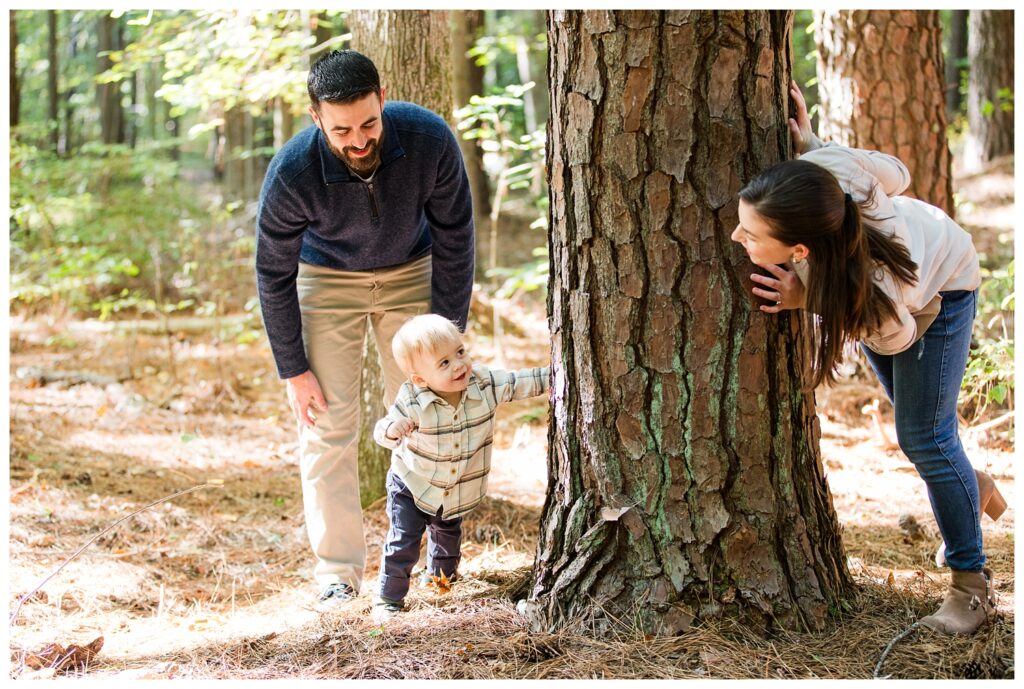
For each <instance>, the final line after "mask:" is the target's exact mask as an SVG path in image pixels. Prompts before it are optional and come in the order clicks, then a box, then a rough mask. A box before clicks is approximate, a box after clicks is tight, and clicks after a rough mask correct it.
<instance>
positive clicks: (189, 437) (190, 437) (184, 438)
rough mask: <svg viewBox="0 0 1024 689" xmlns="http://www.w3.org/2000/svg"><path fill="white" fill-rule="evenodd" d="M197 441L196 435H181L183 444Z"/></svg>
mask: <svg viewBox="0 0 1024 689" xmlns="http://www.w3.org/2000/svg"><path fill="white" fill-rule="evenodd" d="M195 439H196V437H195V436H194V435H192V434H191V433H182V434H181V442H183V443H190V442H192V441H193V440H195Z"/></svg>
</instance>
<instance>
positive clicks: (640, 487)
mask: <svg viewBox="0 0 1024 689" xmlns="http://www.w3.org/2000/svg"><path fill="white" fill-rule="evenodd" d="M790 27H791V13H789V12H767V11H753V12H743V11H661V12H653V11H626V12H619V11H616V12H610V11H586V12H578V11H573V12H567V11H554V12H551V13H550V14H549V24H548V36H549V50H550V61H549V70H548V73H549V75H550V94H551V98H550V103H551V108H552V111H551V119H550V126H549V131H550V140H549V142H548V157H549V161H550V162H549V183H550V189H551V216H552V217H551V234H550V255H551V264H552V268H551V275H552V281H551V286H550V292H549V302H548V305H549V315H550V325H551V334H552V360H553V361H552V367H553V370H552V377H553V381H554V385H553V388H554V389H553V409H552V418H553V423H552V424H551V428H550V431H549V436H548V438H549V448H550V449H549V456H548V472H549V483H548V491H547V501H546V503H545V505H544V511H543V523H542V525H541V537H540V542H539V545H538V552H537V558H536V562H535V565H534V572H533V587H532V592H531V593H530V595H529V598H528V600H527V603H526V615H527V617H528V619H529V620H530V622H531V624H532V626H533V628H534V629H537V630H551V629H555V628H557V627H559V626H561V625H562V624H564V623H565V621H566V620H568V619H572V618H576V617H583V618H590V619H591V621H592V624H593V625H594V628H596V629H598V630H600V629H601V627H602V626H605V625H608V624H610V621H611V620H614V619H619V620H622V619H625V620H628V621H629V622H631V623H634V624H638V625H641V626H642V627H643V628H644V629H645V630H648V631H650V632H652V633H659V634H675V633H678V632H680V631H682V630H684V629H686V628H687V627H688V626H689V625H690V623H691V622H692V621H693V620H694V619H695V618H698V617H700V618H711V617H716V616H720V615H724V614H729V615H736V616H739V617H741V618H743V619H746V620H748V621H749V622H750V623H752V624H757V625H761V626H769V625H772V624H776V623H778V624H781V625H784V626H787V627H800V626H807V627H812V628H818V627H821V626H822V624H823V623H824V621H825V620H826V618H827V617H828V614H829V612H830V610H834V609H836V608H837V605H838V603H839V601H840V599H841V597H842V596H843V595H844V593H845V592H846V591H847V590H848V589H849V587H850V586H851V583H850V579H849V575H848V573H847V571H846V568H845V558H844V555H843V549H842V545H841V542H840V538H839V530H840V528H839V524H838V522H837V520H836V514H835V511H834V509H833V507H832V500H831V496H830V494H829V491H828V487H827V484H826V482H825V478H824V474H823V469H822V464H821V458H820V455H819V450H818V438H819V429H818V425H817V420H816V416H815V413H814V396H813V393H812V392H809V391H807V392H805V391H802V379H803V369H804V365H803V363H802V362H803V361H804V357H803V356H801V352H800V351H799V349H800V346H801V342H802V338H801V334H800V330H799V320H798V318H797V317H795V316H785V317H781V318H778V317H768V318H766V317H764V316H763V314H761V313H760V312H759V311H758V310H757V307H756V305H754V304H752V303H751V299H752V297H750V296H749V295H750V292H749V289H750V287H751V283H750V281H749V279H748V276H749V275H750V272H751V270H752V268H753V267H752V266H751V264H750V263H749V262H748V261H747V260H746V256H745V255H744V254H743V252H742V250H741V249H739V248H737V247H736V246H735V245H734V244H733V243H732V242H731V241H730V240H729V234H730V232H731V231H732V230H733V228H734V227H735V224H736V222H737V211H736V208H737V192H738V191H739V189H740V188H741V186H742V185H743V184H744V183H745V181H746V180H747V179H749V178H750V177H751V176H752V175H754V174H755V173H757V172H758V171H760V170H761V169H763V168H764V167H766V166H768V165H770V164H772V163H774V162H777V161H779V160H782V159H784V158H786V157H787V153H788V149H789V142H788V134H787V132H786V124H785V123H786V118H787V111H788V107H789V106H788V97H787V93H788V91H787V86H788V83H789V79H790V74H791V69H792V66H791V63H790V57H789V55H790V51H789V41H790V30H791V28H790Z"/></svg>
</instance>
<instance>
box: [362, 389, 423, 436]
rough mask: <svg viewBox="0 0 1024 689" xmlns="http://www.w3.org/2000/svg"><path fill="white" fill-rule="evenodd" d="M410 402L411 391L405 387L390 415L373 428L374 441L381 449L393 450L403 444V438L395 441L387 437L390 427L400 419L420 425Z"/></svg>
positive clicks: (401, 390) (389, 411) (399, 393)
mask: <svg viewBox="0 0 1024 689" xmlns="http://www.w3.org/2000/svg"><path fill="white" fill-rule="evenodd" d="M408 402H409V391H408V388H407V387H406V386H405V385H403V386H402V387H401V388H400V389H399V391H398V396H397V397H396V398H395V403H394V404H393V405H391V409H389V410H388V413H387V414H386V415H385V416H384V417H383V418H382V419H380V420H379V421H377V423H376V424H375V425H374V427H373V439H374V441H376V443H377V444H378V445H380V446H381V447H385V448H387V449H389V450H393V449H395V448H396V447H398V446H399V445H401V444H402V439H401V438H399V439H398V440H395V439H394V438H389V437H388V435H387V432H388V427H390V426H391V424H393V423H394V422H396V421H398V420H399V419H410V420H411V421H412V422H413V423H415V424H416V425H417V426H418V425H419V423H418V418H417V417H418V415H416V414H414V413H412V405H410V404H409V403H408Z"/></svg>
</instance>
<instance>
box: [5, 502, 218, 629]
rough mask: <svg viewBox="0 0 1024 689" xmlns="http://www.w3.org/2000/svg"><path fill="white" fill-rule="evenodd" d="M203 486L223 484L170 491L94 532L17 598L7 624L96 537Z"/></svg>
mask: <svg viewBox="0 0 1024 689" xmlns="http://www.w3.org/2000/svg"><path fill="white" fill-rule="evenodd" d="M203 488H223V484H221V483H212V482H211V483H203V484H200V485H198V486H192V487H191V488H185V489H184V490H179V491H178V492H177V493H172V494H171V495H168V496H166V497H162V498H160V499H159V500H154V501H153V502H151V503H149V504H148V505H146V506H145V507H140V508H139V509H137V510H135V511H134V512H132V513H131V514H126V515H125V516H123V517H121V518H120V519H118V520H117V521H116V522H114V523H113V524H111V525H110V526H108V527H107V528H105V529H103V531H100V532H99V533H98V534H96V535H95V536H93V537H92V538H90V539H89V540H88V541H86V542H85V544H84V545H83V546H82V547H80V548H79V549H78V550H76V551H75V552H73V553H72V554H71V557H69V558H68V559H67V560H64V562H63V563H61V565H60V567H58V568H57V569H55V570H53V571H52V572H50V573H49V574H47V575H46V578H44V579H43V580H42V581H41V582H39V585H38V586H36V587H35V588H34V589H32V590H31V591H29V592H28V593H26V594H25V595H24V596H22V597H21V598H20V599H19V600H18V605H17V606H15V608H14V612H12V613H11V618H10V619H9V620H8V622H7V626H8V627H10V626H11V625H13V624H14V620H16V619H17V617H18V613H19V612H21V606H22V605H24V603H25V601H27V600H28V599H29V598H31V597H32V596H34V595H35V594H36V593H38V592H39V590H40V589H41V588H43V587H44V586H46V582H48V581H50V579H52V578H54V577H55V576H57V574H59V573H60V571H61V570H62V569H64V568H65V567H67V566H68V564H70V563H71V561H72V560H74V559H75V558H76V557H78V556H79V555H81V554H82V552H83V551H84V550H85V549H86V548H88V547H89V546H90V545H92V544H93V543H95V542H96V539H98V538H99V537H100V536H102V535H103V534H105V533H107V532H108V531H110V530H111V529H113V528H115V527H116V526H117V525H118V524H121V523H122V522H124V521H126V520H128V519H131V518H132V517H134V516H135V515H137V514H140V513H142V512H145V511H146V510H148V509H149V508H151V507H156V506H157V505H159V504H160V503H163V502H167V501H168V500H173V499H174V498H180V497H181V496H182V495H188V494H189V493H193V492H195V491H197V490H201V489H203Z"/></svg>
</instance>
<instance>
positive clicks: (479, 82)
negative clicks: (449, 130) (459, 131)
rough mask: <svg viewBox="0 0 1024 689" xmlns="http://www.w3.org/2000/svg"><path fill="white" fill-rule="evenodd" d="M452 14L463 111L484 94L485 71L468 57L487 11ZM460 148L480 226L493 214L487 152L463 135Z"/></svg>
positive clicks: (454, 73) (455, 65)
mask: <svg viewBox="0 0 1024 689" xmlns="http://www.w3.org/2000/svg"><path fill="white" fill-rule="evenodd" d="M451 14H452V85H453V87H454V91H455V107H456V108H461V107H463V106H465V105H468V104H469V99H470V98H472V97H473V96H482V95H484V69H483V67H480V66H479V65H477V64H476V58H474V57H467V56H466V53H468V52H469V50H470V48H472V47H473V45H474V44H475V43H476V39H477V38H479V37H480V32H481V31H482V30H483V28H484V11H483V10H455V11H453V12H452V13H451ZM459 148H461V149H462V157H463V158H464V159H465V161H466V174H467V175H468V176H469V187H470V189H471V190H472V193H473V209H474V211H476V217H477V219H478V220H477V222H478V224H479V223H481V222H483V221H484V219H485V218H486V217H487V216H488V215H490V213H491V186H490V183H489V181H488V179H487V172H486V170H485V169H484V152H483V150H482V149H481V148H480V147H479V146H477V145H476V142H475V141H472V140H468V141H467V140H466V139H463V138H462V136H461V135H460V136H459Z"/></svg>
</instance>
